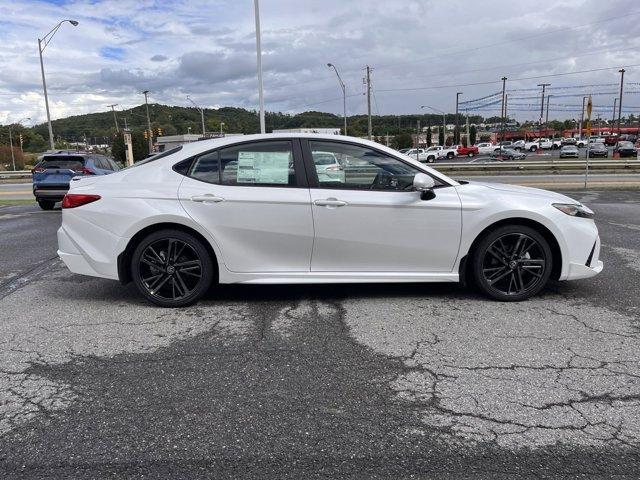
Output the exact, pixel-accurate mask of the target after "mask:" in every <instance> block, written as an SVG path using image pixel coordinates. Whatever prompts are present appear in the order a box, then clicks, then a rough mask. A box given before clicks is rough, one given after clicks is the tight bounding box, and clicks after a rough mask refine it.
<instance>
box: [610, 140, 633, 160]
mask: <svg viewBox="0 0 640 480" xmlns="http://www.w3.org/2000/svg"><path fill="white" fill-rule="evenodd" d="M613 154H614V155H615V154H618V155H620V156H621V157H635V156H637V155H638V150H637V149H636V147H634V146H633V143H631V142H627V141H623V142H618V143H616V145H615V147H613Z"/></svg>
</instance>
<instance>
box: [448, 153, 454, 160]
mask: <svg viewBox="0 0 640 480" xmlns="http://www.w3.org/2000/svg"><path fill="white" fill-rule="evenodd" d="M454 156H455V155H454V154H453V152H449V153H447V158H448V159H449V160H451V159H452V158H453V157H454Z"/></svg>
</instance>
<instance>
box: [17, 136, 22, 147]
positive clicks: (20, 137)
mask: <svg viewBox="0 0 640 480" xmlns="http://www.w3.org/2000/svg"><path fill="white" fill-rule="evenodd" d="M18 138H19V139H20V148H22V134H19V135H18Z"/></svg>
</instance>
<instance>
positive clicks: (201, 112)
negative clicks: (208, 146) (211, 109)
mask: <svg viewBox="0 0 640 480" xmlns="http://www.w3.org/2000/svg"><path fill="white" fill-rule="evenodd" d="M187 100H189V101H190V102H191V103H192V104H193V106H194V107H196V110H200V120H201V121H202V136H203V137H204V134H205V131H204V109H202V108H200V107H199V106H198V105H196V102H194V101H193V100H191V97H190V96H189V95H187Z"/></svg>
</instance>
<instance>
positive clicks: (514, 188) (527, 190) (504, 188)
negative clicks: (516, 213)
mask: <svg viewBox="0 0 640 480" xmlns="http://www.w3.org/2000/svg"><path fill="white" fill-rule="evenodd" d="M469 183H471V184H473V185H481V186H483V187H487V188H490V189H492V190H498V191H501V192H507V193H511V194H515V195H527V196H536V197H544V198H547V199H549V200H551V201H554V202H558V203H573V204H577V203H580V202H578V201H577V200H574V199H572V198H570V197H567V196H566V195H562V194H561V193H556V192H551V191H549V190H542V189H540V188H532V187H522V186H520V185H507V184H505V183H489V182H469Z"/></svg>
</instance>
